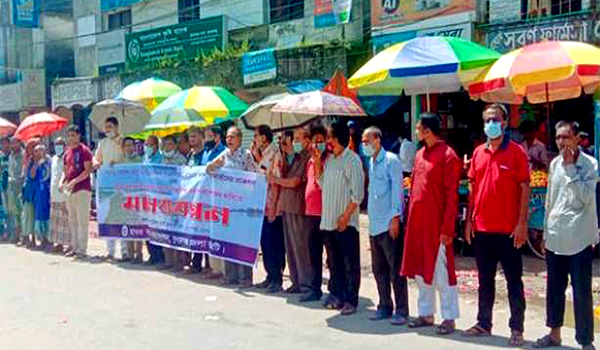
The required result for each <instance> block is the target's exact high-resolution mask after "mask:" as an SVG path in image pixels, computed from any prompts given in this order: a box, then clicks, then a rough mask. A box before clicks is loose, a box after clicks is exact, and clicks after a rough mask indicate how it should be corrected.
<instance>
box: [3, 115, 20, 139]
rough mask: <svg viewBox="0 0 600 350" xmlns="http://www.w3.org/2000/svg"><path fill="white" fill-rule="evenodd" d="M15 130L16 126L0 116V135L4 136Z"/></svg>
mask: <svg viewBox="0 0 600 350" xmlns="http://www.w3.org/2000/svg"><path fill="white" fill-rule="evenodd" d="M15 130H17V126H16V125H15V124H13V123H11V122H9V121H8V120H6V119H3V118H0V136H1V137H6V136H8V135H10V134H12V133H14V132H15Z"/></svg>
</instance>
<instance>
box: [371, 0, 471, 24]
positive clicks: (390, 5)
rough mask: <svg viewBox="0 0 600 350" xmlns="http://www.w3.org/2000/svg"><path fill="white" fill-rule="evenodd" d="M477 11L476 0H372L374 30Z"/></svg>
mask: <svg viewBox="0 0 600 350" xmlns="http://www.w3.org/2000/svg"><path fill="white" fill-rule="evenodd" d="M469 11H475V0H371V25H372V27H373V29H374V30H378V29H384V28H386V27H390V26H395V25H399V24H407V23H413V22H419V21H423V20H426V19H430V18H434V17H439V16H447V15H451V14H456V13H461V12H469Z"/></svg>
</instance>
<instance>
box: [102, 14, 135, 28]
mask: <svg viewBox="0 0 600 350" xmlns="http://www.w3.org/2000/svg"><path fill="white" fill-rule="evenodd" d="M130 25H131V10H126V11H121V12H116V13H111V14H110V15H108V30H116V29H119V28H124V27H128V26H130Z"/></svg>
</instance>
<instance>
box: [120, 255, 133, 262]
mask: <svg viewBox="0 0 600 350" xmlns="http://www.w3.org/2000/svg"><path fill="white" fill-rule="evenodd" d="M130 261H131V258H130V257H128V256H124V257H122V258H121V262H122V263H126V262H130Z"/></svg>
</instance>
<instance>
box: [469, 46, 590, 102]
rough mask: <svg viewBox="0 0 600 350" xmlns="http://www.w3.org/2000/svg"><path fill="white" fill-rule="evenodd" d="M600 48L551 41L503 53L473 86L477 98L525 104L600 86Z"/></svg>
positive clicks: (587, 92) (560, 98) (564, 97)
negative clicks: (525, 102) (525, 101)
mask: <svg viewBox="0 0 600 350" xmlns="http://www.w3.org/2000/svg"><path fill="white" fill-rule="evenodd" d="M599 72H600V49H598V48H596V47H594V46H592V45H589V44H585V43H581V42H568V41H562V42H561V41H547V42H542V43H537V44H532V45H528V46H525V47H523V48H520V49H517V50H515V51H512V52H510V53H508V54H506V55H504V56H502V57H501V58H500V59H499V60H498V61H496V63H494V64H493V65H491V66H490V67H488V68H487V69H486V70H485V71H484V72H482V73H481V74H480V75H479V76H478V77H477V79H475V81H474V82H473V83H472V84H471V85H470V86H469V93H470V94H471V97H472V98H473V99H482V100H484V101H486V102H501V103H510V104H522V103H523V101H524V100H525V99H527V101H528V102H529V103H534V104H535V103H545V102H552V101H559V100H567V99H571V98H577V97H579V96H580V95H581V93H582V91H583V92H584V93H586V94H592V93H594V91H595V90H596V89H597V88H598V87H599V86H600V75H599V74H598V73H599Z"/></svg>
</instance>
